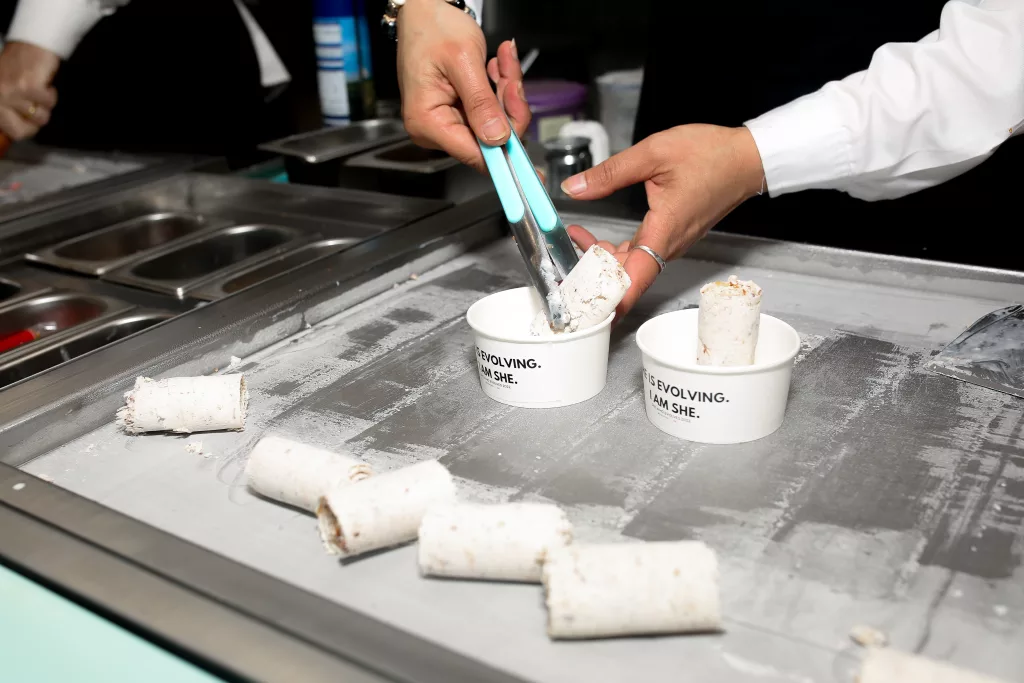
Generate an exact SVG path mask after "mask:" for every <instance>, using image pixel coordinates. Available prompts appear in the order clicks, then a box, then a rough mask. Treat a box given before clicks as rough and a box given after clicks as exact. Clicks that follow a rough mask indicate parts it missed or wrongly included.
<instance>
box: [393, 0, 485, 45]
mask: <svg viewBox="0 0 1024 683" xmlns="http://www.w3.org/2000/svg"><path fill="white" fill-rule="evenodd" d="M445 2H447V3H448V4H449V5H451V6H452V7H454V8H455V9H460V10H462V11H463V12H465V13H466V14H468V15H469V16H471V17H473V21H476V12H474V11H473V8H472V7H470V6H469V5H467V4H466V0H445ZM404 5H405V0H388V8H387V9H386V10H385V11H384V18H383V19H381V20H380V25H381V26H382V27H383V28H384V30H385V31H387V32H388V37H389V38H391V40H398V12H399V10H401V9H402V7H403V6H404Z"/></svg>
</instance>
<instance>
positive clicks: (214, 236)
mask: <svg viewBox="0 0 1024 683" xmlns="http://www.w3.org/2000/svg"><path fill="white" fill-rule="evenodd" d="M301 239H302V235H301V233H300V232H299V231H297V230H293V229H292V228H286V227H282V226H278V225H237V226H233V227H229V228H223V229H220V230H216V231H214V232H212V233H209V234H205V233H204V234H203V236H202V238H201V239H194V240H190V241H188V242H187V243H186V244H182V245H180V246H177V247H175V248H172V249H164V250H161V251H159V252H158V253H156V254H153V255H152V256H150V257H147V258H145V259H143V260H141V261H138V262H135V263H133V264H130V265H127V266H124V267H122V268H119V269H117V270H114V271H112V272H110V273H109V274H107V275H106V276H105V279H108V280H110V281H112V282H118V283H121V284H125V285H131V286H134V287H141V288H143V289H150V290H153V291H157V292H163V293H167V294H173V295H175V296H177V297H179V298H184V296H185V294H186V293H187V292H188V291H189V290H190V289H192V288H195V287H196V286H198V285H199V284H201V283H203V282H205V281H206V280H209V279H211V278H213V277H215V276H217V275H219V274H221V273H223V272H225V271H228V270H229V269H232V270H233V269H235V268H237V267H242V266H244V265H249V264H252V263H255V262H256V261H262V260H265V259H267V258H270V257H271V256H273V255H275V254H278V253H281V252H282V251H286V250H289V249H292V248H295V247H296V246H298V245H299V244H300V243H301Z"/></svg>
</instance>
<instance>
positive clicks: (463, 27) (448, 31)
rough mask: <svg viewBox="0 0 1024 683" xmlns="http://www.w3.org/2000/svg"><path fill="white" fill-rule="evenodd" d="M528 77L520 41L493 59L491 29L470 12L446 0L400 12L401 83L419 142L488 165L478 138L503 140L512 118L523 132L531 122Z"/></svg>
mask: <svg viewBox="0 0 1024 683" xmlns="http://www.w3.org/2000/svg"><path fill="white" fill-rule="evenodd" d="M488 77H490V78H491V79H492V80H493V81H494V82H495V83H496V84H497V89H498V93H497V96H496V95H495V93H494V92H493V91H492V90H491V87H490V84H489V83H488ZM522 81H523V71H522V68H521V67H520V65H519V57H518V55H517V54H516V48H515V43H514V42H513V41H509V42H505V43H502V44H501V46H499V48H498V56H497V57H496V58H494V59H492V60H491V63H490V64H487V44H486V41H485V40H484V34H483V32H482V31H481V30H480V27H479V26H477V25H476V22H475V21H473V19H472V18H470V16H469V15H467V14H466V13H464V12H461V11H459V10H457V9H456V8H454V7H452V6H451V5H449V4H448V3H447V2H444V0H407V2H406V3H405V6H404V7H403V8H402V11H401V12H400V13H399V15H398V86H399V90H400V91H401V94H402V118H403V119H404V121H405V128H406V130H407V131H408V132H409V136H410V137H411V138H412V140H413V142H415V143H416V144H418V145H420V146H422V147H427V148H429V149H442V150H444V151H445V152H447V153H448V154H450V155H452V156H453V157H455V158H456V159H458V160H459V161H461V162H463V163H465V164H469V165H470V166H473V167H475V168H476V169H477V170H479V171H481V172H482V171H484V169H485V167H484V160H483V155H482V154H481V153H480V148H479V145H478V143H477V140H478V139H479V140H481V141H482V142H483V143H484V144H489V145H501V144H504V143H505V142H507V141H508V138H509V122H511V123H512V125H513V126H514V127H515V129H516V131H517V132H518V133H519V134H520V135H522V134H523V132H525V130H526V127H527V126H528V125H529V124H530V108H529V106H528V105H527V104H526V99H525V97H524V96H523V89H522ZM498 97H501V98H502V102H504V104H505V113H502V110H501V105H500V104H499V103H498ZM505 114H507V115H508V116H507V118H506V115H505Z"/></svg>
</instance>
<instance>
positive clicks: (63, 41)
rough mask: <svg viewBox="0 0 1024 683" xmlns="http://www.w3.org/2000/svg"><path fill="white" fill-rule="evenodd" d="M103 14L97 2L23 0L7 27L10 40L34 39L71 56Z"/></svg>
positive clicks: (65, 55) (45, 47)
mask: <svg viewBox="0 0 1024 683" xmlns="http://www.w3.org/2000/svg"><path fill="white" fill-rule="evenodd" d="M103 14H104V13H103V11H102V10H101V9H100V6H99V3H96V2H83V1H82V0H21V1H20V2H18V8H17V10H15V12H14V18H13V19H12V20H11V27H10V29H9V30H8V31H7V41H8V42H10V41H15V40H17V41H20V42H23V43H31V44H32V45H36V46H37V47H41V48H43V49H45V50H49V51H50V52H53V53H54V54H56V55H57V56H59V57H61V58H62V59H67V58H68V57H70V56H71V53H72V52H74V50H75V48H76V47H78V43H79V42H81V40H82V38H83V37H84V36H85V34H86V33H88V32H89V29H91V28H92V27H93V26H95V25H96V22H97V21H99V20H100V19H102V18H103Z"/></svg>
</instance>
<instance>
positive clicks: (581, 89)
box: [523, 80, 587, 112]
mask: <svg viewBox="0 0 1024 683" xmlns="http://www.w3.org/2000/svg"><path fill="white" fill-rule="evenodd" d="M523 90H524V91H525V92H526V101H527V102H529V103H530V109H531V110H533V111H534V112H544V111H560V110H573V109H580V108H582V107H583V105H584V104H586V101H587V86H585V85H583V84H581V83H574V82H572V81H560V80H537V81H524V82H523Z"/></svg>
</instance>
